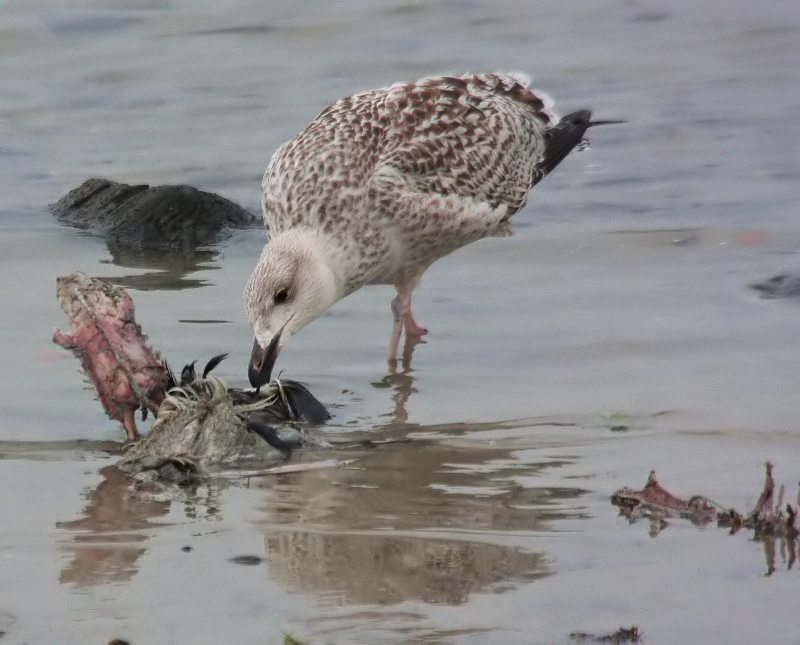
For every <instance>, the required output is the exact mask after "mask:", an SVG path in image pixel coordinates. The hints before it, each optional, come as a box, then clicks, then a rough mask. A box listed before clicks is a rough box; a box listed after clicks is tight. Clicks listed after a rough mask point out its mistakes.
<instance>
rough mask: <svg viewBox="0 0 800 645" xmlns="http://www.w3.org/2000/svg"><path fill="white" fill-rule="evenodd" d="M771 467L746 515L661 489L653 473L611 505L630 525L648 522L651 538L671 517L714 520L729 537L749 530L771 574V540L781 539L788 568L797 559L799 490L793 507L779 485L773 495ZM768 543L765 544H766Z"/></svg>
mask: <svg viewBox="0 0 800 645" xmlns="http://www.w3.org/2000/svg"><path fill="white" fill-rule="evenodd" d="M772 470H773V466H772V464H771V463H769V462H767V464H766V476H765V479H764V487H763V488H762V490H761V494H760V495H759V497H758V501H757V502H756V505H755V506H754V507H753V509H752V510H751V511H750V512H749V513H746V512H740V511H737V510H736V509H734V508H727V509H726V508H725V507H723V506H722V505H720V504H717V503H716V502H714V501H713V500H711V499H709V498H708V497H705V496H703V495H694V496H692V497H690V498H689V499H682V498H680V497H677V496H675V495H673V494H672V493H670V492H669V491H668V490H666V489H665V488H663V487H662V486H661V484H659V483H658V480H657V479H656V474H655V471H651V472H650V476H649V477H648V478H647V483H646V484H645V486H644V488H642V489H641V490H635V489H632V488H620V489H619V490H618V491H616V492H615V493H614V494H613V495H612V496H611V503H612V504H614V505H616V506H618V507H619V509H620V514H622V515H624V516H625V517H626V518H628V519H629V520H630V521H631V522H635V521H636V520H638V519H641V518H648V519H649V520H650V521H651V525H650V526H651V535H657V534H658V533H659V532H660V531H661V530H662V529H663V528H664V527H665V526H667V522H666V520H667V519H668V518H671V517H681V518H685V519H688V520H690V521H692V522H693V523H695V524H698V525H704V524H708V523H710V522H711V521H713V520H715V519H716V522H717V526H718V527H720V528H726V529H729V531H730V533H731V534H734V533H736V532H737V531H739V529H742V528H745V529H749V530H751V531H753V539H754V540H757V541H764V542H765V548H767V549H768V547H770V545H771V551H772V552H771V554H770V552H769V549H768V550H767V553H766V555H767V569H768V573H772V571H774V568H775V567H774V559H775V553H774V546H775V540H776V539H778V540H781V549H782V550H784V551H785V552H786V561H787V564H788V568H791V567H792V566H793V565H794V563H795V561H796V559H797V555H796V554H797V547H798V529H797V527H796V526H795V518H796V517H797V509H798V506H800V490H799V491H798V496H797V499H796V501H795V504H794V506H792V504H789V503H784V495H785V488H784V486H783V485H781V487H780V489H779V490H778V493H777V496H776V495H775V480H774V478H773V476H772ZM768 542H769V544H768Z"/></svg>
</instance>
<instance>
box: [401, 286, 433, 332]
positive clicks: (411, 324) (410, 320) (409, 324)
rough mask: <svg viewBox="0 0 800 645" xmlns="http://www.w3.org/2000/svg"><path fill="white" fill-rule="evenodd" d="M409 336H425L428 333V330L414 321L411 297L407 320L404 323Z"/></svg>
mask: <svg viewBox="0 0 800 645" xmlns="http://www.w3.org/2000/svg"><path fill="white" fill-rule="evenodd" d="M403 324H404V326H405V330H406V335H407V336H417V337H419V336H424V335H425V334H427V333H428V330H427V328H425V327H423V326H422V325H420V324H419V323H418V322H417V321H416V320H414V313H413V312H412V311H411V296H410V294H409V298H408V311H407V312H406V316H405V320H404V322H403Z"/></svg>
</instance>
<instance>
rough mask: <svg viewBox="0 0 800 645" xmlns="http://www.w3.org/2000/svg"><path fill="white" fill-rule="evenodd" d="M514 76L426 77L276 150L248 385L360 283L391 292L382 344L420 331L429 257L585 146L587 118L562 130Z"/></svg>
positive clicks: (252, 306)
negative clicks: (416, 309) (418, 302)
mask: <svg viewBox="0 0 800 645" xmlns="http://www.w3.org/2000/svg"><path fill="white" fill-rule="evenodd" d="M529 83H530V81H529V79H528V78H527V77H526V76H524V75H522V74H517V73H487V74H466V75H464V76H460V77H453V76H436V77H429V78H423V79H420V80H418V81H416V82H413V83H396V84H394V85H391V86H390V87H384V88H381V89H377V90H371V91H366V92H362V93H359V94H355V95H353V96H348V97H345V98H342V99H340V100H338V101H336V102H335V103H333V104H332V105H330V106H329V107H327V108H325V109H324V110H323V111H322V112H321V113H320V114H319V116H317V117H316V118H315V119H314V120H313V121H312V122H311V123H310V124H309V125H308V126H306V128H305V129H304V130H303V131H302V132H300V133H299V134H298V135H297V136H295V137H294V138H293V139H291V140H290V141H288V142H286V143H285V144H283V145H282V146H281V147H280V148H278V150H277V151H276V152H275V154H274V155H273V157H272V160H271V161H270V163H269V166H268V167H267V170H266V172H265V173H264V178H263V181H262V184H261V187H262V200H261V203H262V207H263V212H264V222H265V225H266V226H267V229H268V232H269V235H270V239H269V241H268V243H267V244H266V246H265V247H264V250H263V252H262V253H261V257H260V258H259V260H258V263H257V264H256V267H255V269H254V270H253V273H252V275H251V276H250V278H249V280H248V282H247V285H246V287H245V291H244V303H245V310H246V312H247V316H248V318H249V321H250V324H251V326H252V328H253V332H254V335H255V339H254V341H253V350H252V355H251V358H250V365H249V368H248V376H249V379H250V383H251V384H252V385H253V387H256V388H257V387H260V386H261V385H263V384H265V383H267V382H268V381H269V380H270V378H271V376H272V369H273V367H274V365H275V361H276V359H277V357H278V354H279V353H280V351H281V349H282V347H283V346H284V345H285V343H286V341H288V340H289V338H290V337H292V336H293V335H294V334H295V333H297V332H298V331H299V330H300V329H302V328H303V327H305V326H306V325H307V324H308V323H310V322H311V321H313V320H315V319H316V318H318V317H319V316H321V315H322V314H323V313H324V312H325V311H327V310H328V309H329V308H330V307H331V306H332V305H333V304H334V303H336V302H338V301H339V300H341V299H342V298H344V297H345V296H347V295H349V294H351V293H353V292H354V291H356V290H358V289H360V288H361V287H363V286H365V285H370V284H389V285H393V286H394V287H395V288H396V290H397V296H396V297H395V298H394V299H393V300H392V301H391V312H392V333H391V337H390V340H389V352H388V359H389V361H390V362H392V361H394V360H395V359H396V356H397V349H398V344H399V341H400V335H401V332H402V331H403V330H404V331H405V333H406V336H407V337H411V338H414V337H420V336H422V335H424V334H425V333H427V330H426V329H425V327H423V326H422V325H420V324H419V323H418V322H417V320H416V319H415V318H414V313H413V310H412V307H411V297H412V294H413V292H414V288H415V287H416V286H417V285H418V284H419V281H420V278H421V277H422V274H423V273H425V270H426V269H427V268H428V267H429V266H430V265H431V264H433V262H435V261H436V260H438V259H439V258H442V257H444V256H445V255H448V254H449V253H452V252H453V251H455V250H457V249H459V248H460V247H462V246H465V245H467V244H469V243H471V242H475V241H477V240H480V239H482V238H484V237H489V236H505V235H509V234H510V228H509V219H510V218H511V216H512V215H514V214H515V213H517V212H518V211H519V210H520V209H521V208H522V207H523V206H524V205H525V202H526V200H527V197H528V193H529V192H530V190H531V188H532V187H533V186H535V185H536V184H537V183H538V182H539V181H540V180H541V179H542V178H543V177H545V176H546V175H547V174H548V173H549V172H550V171H552V170H553V168H555V167H556V166H557V165H558V164H559V163H560V162H561V161H562V160H563V159H564V158H565V157H566V156H567V155H568V154H569V152H570V151H571V150H572V149H573V148H574V147H575V146H577V145H579V144H580V143H581V142H585V139H584V133H585V132H586V130H587V128H589V127H590V126H593V125H600V124H606V123H619V121H592V120H591V116H592V113H591V112H590V111H589V110H579V111H577V112H573V113H572V114H569V115H567V116H565V117H563V118H561V119H559V118H558V117H557V116H556V114H555V113H554V112H553V111H552V110H551V106H552V102H551V101H550V99H549V98H548V97H547V96H546V95H545V94H543V93H541V92H539V91H538V90H535V89H533V88H530V87H529Z"/></svg>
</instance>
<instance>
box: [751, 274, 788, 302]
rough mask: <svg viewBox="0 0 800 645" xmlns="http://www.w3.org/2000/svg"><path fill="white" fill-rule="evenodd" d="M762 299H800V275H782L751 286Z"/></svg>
mask: <svg viewBox="0 0 800 645" xmlns="http://www.w3.org/2000/svg"><path fill="white" fill-rule="evenodd" d="M750 288H752V289H755V290H756V291H758V292H760V293H761V297H762V298H800V275H792V274H789V273H781V274H779V275H776V276H773V277H771V278H768V279H767V280H764V281H763V282H756V283H754V284H751V285H750Z"/></svg>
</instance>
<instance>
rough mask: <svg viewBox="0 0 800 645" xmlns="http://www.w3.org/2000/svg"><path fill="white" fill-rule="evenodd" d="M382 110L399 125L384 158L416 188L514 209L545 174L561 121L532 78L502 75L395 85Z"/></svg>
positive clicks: (391, 131) (390, 129)
mask: <svg viewBox="0 0 800 645" xmlns="http://www.w3.org/2000/svg"><path fill="white" fill-rule="evenodd" d="M381 112H382V116H383V117H384V118H389V119H390V120H391V123H390V126H389V127H388V128H387V129H386V132H387V137H388V140H387V142H386V147H385V148H384V152H383V154H382V156H381V159H380V164H381V165H384V166H388V167H391V168H392V169H395V170H396V171H398V172H399V173H400V174H401V175H402V177H404V178H405V180H406V182H407V184H408V188H409V190H410V191H413V192H418V193H434V194H439V195H445V196H448V195H458V196H460V197H469V198H471V199H473V200H475V201H478V202H485V203H487V204H489V205H490V206H492V207H493V208H498V207H500V206H502V205H505V206H506V207H507V208H508V212H509V214H513V213H515V212H517V211H518V210H519V209H520V208H522V206H523V205H524V203H525V200H526V198H527V195H528V191H529V190H530V189H531V187H532V186H533V185H534V184H535V183H536V182H537V181H538V180H539V179H541V177H542V176H543V175H544V171H543V169H541V168H540V165H541V163H542V161H543V160H544V158H545V153H546V151H547V143H546V139H545V135H546V132H547V131H548V129H549V128H551V127H552V126H553V125H554V124H555V121H556V120H555V118H554V117H553V115H552V114H551V113H550V112H549V111H548V101H547V99H546V98H545V97H543V96H541V95H539V94H537V93H535V92H534V91H532V90H530V89H528V88H527V82H526V80H524V79H522V78H520V77H517V76H513V75H500V74H484V75H471V76H464V77H460V78H453V77H439V78H430V79H423V80H421V81H418V82H417V83H414V84H406V85H398V86H393V87H392V88H389V89H388V90H387V92H386V98H385V100H384V102H383V105H382V110H381Z"/></svg>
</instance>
